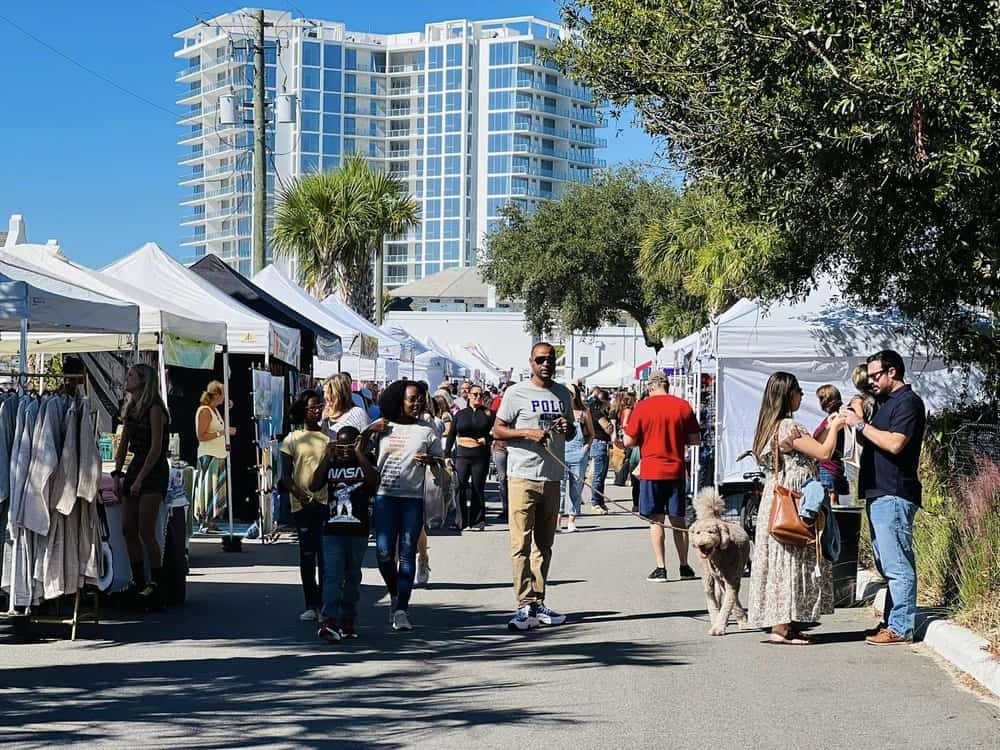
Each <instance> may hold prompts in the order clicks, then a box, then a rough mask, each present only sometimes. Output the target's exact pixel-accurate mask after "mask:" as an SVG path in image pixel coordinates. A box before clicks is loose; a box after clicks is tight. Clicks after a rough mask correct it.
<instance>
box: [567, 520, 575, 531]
mask: <svg viewBox="0 0 1000 750" xmlns="http://www.w3.org/2000/svg"><path fill="white" fill-rule="evenodd" d="M574 531H576V524H575V523H573V522H572V521H570V522H569V523H568V524H566V533H567V534H572V533H573V532H574Z"/></svg>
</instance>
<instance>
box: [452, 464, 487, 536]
mask: <svg viewBox="0 0 1000 750" xmlns="http://www.w3.org/2000/svg"><path fill="white" fill-rule="evenodd" d="M489 470H490V458H489V456H480V457H476V458H463V457H461V456H459V457H457V458H456V459H455V473H457V474H458V503H459V507H460V508H461V509H462V526H463V528H469V527H470V526H478V525H479V524H480V523H482V522H484V521H485V520H486V475H487V474H488V473H489ZM470 479H471V480H472V492H471V494H470V493H469V480H470ZM467 496H468V502H466V497H467Z"/></svg>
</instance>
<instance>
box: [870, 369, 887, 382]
mask: <svg viewBox="0 0 1000 750" xmlns="http://www.w3.org/2000/svg"><path fill="white" fill-rule="evenodd" d="M886 372H887V370H886V369H881V370H876V371H875V372H870V373H868V379H869V380H878V379H879V378H880V377H882V376H883V375H885V373H886Z"/></svg>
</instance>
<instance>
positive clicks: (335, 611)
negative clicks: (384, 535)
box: [323, 534, 368, 620]
mask: <svg viewBox="0 0 1000 750" xmlns="http://www.w3.org/2000/svg"><path fill="white" fill-rule="evenodd" d="M367 549H368V537H367V536H347V535H344V536H339V535H338V536H334V535H332V534H327V535H326V536H324V537H323V615H324V616H325V617H331V618H333V619H335V620H343V619H347V620H353V619H354V618H356V617H357V616H358V599H360V598H361V565H362V563H363V562H364V560H365V551H366V550H367Z"/></svg>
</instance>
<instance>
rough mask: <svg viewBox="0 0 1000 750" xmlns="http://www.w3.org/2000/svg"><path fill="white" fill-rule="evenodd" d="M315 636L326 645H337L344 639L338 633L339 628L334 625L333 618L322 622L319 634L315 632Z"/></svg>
mask: <svg viewBox="0 0 1000 750" xmlns="http://www.w3.org/2000/svg"><path fill="white" fill-rule="evenodd" d="M316 635H318V636H319V637H320V639H322V640H324V641H326V642H327V643H337V642H338V641H340V640H342V639H343V637H344V636H343V635H342V634H341V632H340V628H338V627H337V623H335V622H334V621H333V618H330V617H327V618H326V619H324V620H323V624H322V625H321V626H320V628H319V632H317V633H316Z"/></svg>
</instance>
